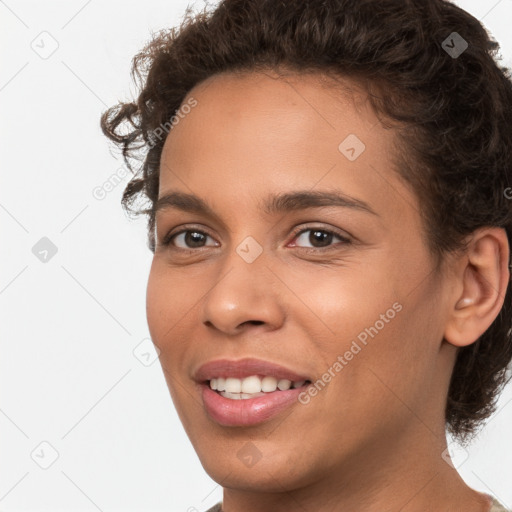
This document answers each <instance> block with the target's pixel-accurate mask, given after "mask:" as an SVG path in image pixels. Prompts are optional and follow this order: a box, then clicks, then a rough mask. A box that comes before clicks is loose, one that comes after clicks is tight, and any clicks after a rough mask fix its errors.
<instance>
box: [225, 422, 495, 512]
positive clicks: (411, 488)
mask: <svg viewBox="0 0 512 512" xmlns="http://www.w3.org/2000/svg"><path fill="white" fill-rule="evenodd" d="M446 448H447V443H446V436H445V434H444V426H443V428H442V435H439V429H438V432H434V431H432V430H430V429H429V428H428V427H427V426H426V425H425V424H424V423H423V422H421V420H418V421H417V423H416V428H414V429H411V431H410V432H401V433H400V435H396V433H395V439H391V438H390V439H389V442H386V443H382V439H380V440H378V441H377V442H375V443H368V445H367V446H366V447H365V448H364V450H359V451H358V453H357V454H356V455H354V456H353V457H351V458H350V457H349V458H347V460H345V461H344V463H343V465H342V466H340V467H337V468H328V469H327V468H326V469H325V472H324V473H323V474H321V475H316V478H314V477H313V478H310V480H309V482H308V483H307V484H304V485H302V486H296V487H293V488H292V486H291V485H290V484H289V483H288V482H284V481H283V482H282V483H280V482H279V475H278V474H274V477H275V479H274V480H277V481H276V482H275V484H276V485H274V487H273V489H272V491H271V492H269V491H268V490H267V489H261V490H250V491H243V490H240V489H229V488H225V489H224V498H223V508H222V510H223V512H238V511H240V510H244V511H246V512H268V511H269V510H272V511H273V512H288V511H289V510H315V512H337V511H340V512H346V511H355V510H364V511H365V512H382V511H383V510H400V512H424V511H425V510H464V511H465V512H488V511H489V510H490V507H491V501H490V498H489V497H488V496H487V495H485V494H481V493H478V492H476V491H474V490H473V489H471V488H470V487H468V486H467V485H466V484H465V482H464V481H463V480H462V478H461V477H460V475H459V474H458V472H457V471H456V469H454V468H453V467H452V466H451V465H450V464H449V463H448V462H447V461H446V460H445V458H443V456H442V455H443V452H444V451H445V450H446ZM349 459H350V460H349ZM276 473H277V472H276Z"/></svg>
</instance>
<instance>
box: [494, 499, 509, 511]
mask: <svg viewBox="0 0 512 512" xmlns="http://www.w3.org/2000/svg"><path fill="white" fill-rule="evenodd" d="M489 512H511V511H510V510H508V509H506V508H505V507H504V506H503V505H502V504H501V503H500V502H499V501H498V500H497V499H496V498H494V497H493V498H492V507H491V510H490V511H489Z"/></svg>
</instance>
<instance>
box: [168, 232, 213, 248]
mask: <svg viewBox="0 0 512 512" xmlns="http://www.w3.org/2000/svg"><path fill="white" fill-rule="evenodd" d="M207 238H211V237H210V235H208V233H205V232H204V231H199V230H198V229H183V230H181V231H178V232H177V233H173V234H169V235H167V236H166V237H165V238H164V239H163V240H162V245H163V246H168V245H173V246H176V247H177V248H178V249H183V250H190V249H192V250H193V249H198V248H201V247H205V245H204V243H205V242H206V239H207ZM176 241H178V242H179V243H181V244H182V246H180V245H178V244H177V243H176ZM217 245H218V244H214V247H216V246H217Z"/></svg>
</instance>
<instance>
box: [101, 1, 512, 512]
mask: <svg viewBox="0 0 512 512" xmlns="http://www.w3.org/2000/svg"><path fill="white" fill-rule="evenodd" d="M497 48H498V46H497V43H495V42H493V41H491V40H490V39H489V36H488V34H487V33H486V32H485V30H484V29H483V27H482V26H481V25H480V23H479V22H478V21H477V20H476V19H475V18H473V17H472V16H470V15H469V14H468V13H466V12H465V11H463V10H461V9H460V8H458V7H456V6H455V5H453V4H451V3H449V2H445V1H441V0H435V1H431V2H423V1H421V2H420V1H419V0H418V1H416V0H414V1H413V0H409V1H407V0H364V1H360V2H353V1H349V0H324V1H322V2H318V1H311V0H289V1H286V2H276V1H274V0H224V1H222V2H221V3H220V4H219V5H218V6H217V7H216V8H215V9H214V10H213V11H211V12H208V11H205V12H204V13H200V14H197V15H192V14H191V13H190V12H188V13H187V15H186V17H185V19H184V21H183V24H182V26H181V27H180V28H179V29H175V30H171V31H169V32H161V33H159V34H157V36H156V37H155V38H154V40H153V41H151V42H150V43H149V44H148V45H147V46H146V47H145V48H144V49H143V51H142V52H141V53H140V54H138V55H137V56H136V57H135V59H134V63H133V66H134V73H137V74H138V76H139V78H141V82H142V90H141V92H140V96H139V97H138V99H137V101H136V102H134V103H125V104H120V105H117V106H115V107H113V108H111V109H109V110H108V111H107V112H105V113H104V115H103V117H102V129H103V131H104V133H105V134H106V135H107V136H108V137H109V138H110V139H112V140H113V141H114V142H116V143H117V144H119V145H120V146H121V147H122V148H123V151H124V157H125V159H126V161H127V163H128V165H130V160H132V159H133V158H134V157H137V156H139V157H140V153H139V151H140V150H143V151H144V153H143V156H142V159H143V163H142V165H141V166H140V168H137V169H136V170H134V172H135V176H134V178H133V179H132V180H131V182H130V183H129V185H128V186H127V188H126V190H125V192H124V196H123V205H124V206H125V207H126V208H127V209H128V210H130V211H135V212H139V213H144V214H146V215H147V218H148V241H149V247H150V249H151V250H152V251H153V253H154V258H153V264H152V267H151V271H150V276H149V282H148V289H147V318H148V325H149V329H150V332H151V336H152V339H153V342H154V343H155V345H156V346H157V347H158V349H159V350H160V362H161V365H162V368H163V370H164V373H165V377H166V381H167V384H168V387H169V391H170V393H171V396H172V399H173V402H174V404H175V406H176V409H177V411H178V414H179V417H180V419H181V421H182V423H183V426H184V428H185V430H186V432H187V435H188V436H189V438H190V441H191V443H192V444H193V446H194V448H195V450H196V452H197V454H198V456H199V459H200V460H201V463H202V465H203V467H204V469H205V470H206V472H207V473H208V474H209V475H210V477H211V478H213V479H214V480H215V481H217V482H218V483H220V484H221V485H222V487H223V488H224V494H223V501H222V504H220V503H219V504H218V505H217V506H216V507H214V508H213V509H211V510H212V511H214V510H215V511H219V510H223V511H224V512H235V511H244V512H256V511H267V510H272V511H289V510H312V511H317V512H323V511H337V510H339V511H359V510H365V511H366V512H373V511H379V512H382V511H383V510H387V511H404V512H416V511H418V512H419V511H422V512H424V511H426V510H436V511H439V510H443V511H448V510H450V511H461V510H464V511H465V512H477V511H478V512H483V511H489V510H492V511H493V512H496V511H499V510H505V508H504V507H503V506H502V505H501V504H500V502H499V500H497V499H496V498H493V497H491V496H490V495H487V494H484V493H480V492H477V491H475V490H473V489H471V488H470V487H469V486H467V485H466V484H465V482H464V481H463V480H462V478H461V477H460V476H459V474H458V472H457V470H456V467H457V466H458V465H459V464H460V460H455V459H460V457H461V450H463V448H459V449H458V451H457V450H454V448H453V446H447V440H446V433H447V432H449V433H451V434H452V435H453V436H455V438H456V439H457V440H458V441H459V442H460V443H461V444H462V445H464V443H467V442H468V441H469V440H471V439H472V438H473V437H474V436H475V435H476V432H477V430H478V427H479V426H481V425H482V422H483V420H485V419H486V418H488V417H489V415H490V414H491V413H492V412H494V410H495V402H496V399H497V397H498V395H499V393H500V391H501V389H502V387H503V386H504V384H505V383H506V381H507V377H506V374H505V370H506V368H507V365H508V364H509V362H510V360H511V359H512V341H511V336H510V328H511V323H512V322H511V308H512V297H511V291H510V287H509V280H510V272H509V261H510V240H511V234H512V210H511V202H510V197H512V189H510V188H509V185H510V183H512V110H511V108H512V107H511V105H512V83H511V80H510V75H509V74H508V70H505V69H501V68H499V67H498V65H497V64H496V62H495V60H494V58H493V57H494V56H495V54H496V51H497ZM126 123H128V130H126V128H124V129H121V127H122V126H123V125H125V124H126ZM132 169H133V168H132ZM140 198H142V199H145V200H146V202H147V204H146V205H145V206H141V205H138V206H136V207H135V202H136V200H138V199H140ZM491 486H492V485H491Z"/></svg>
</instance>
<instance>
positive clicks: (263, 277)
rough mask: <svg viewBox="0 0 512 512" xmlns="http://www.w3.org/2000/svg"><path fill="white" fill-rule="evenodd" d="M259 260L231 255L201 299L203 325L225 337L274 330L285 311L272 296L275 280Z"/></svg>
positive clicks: (277, 297) (273, 295)
mask: <svg viewBox="0 0 512 512" xmlns="http://www.w3.org/2000/svg"><path fill="white" fill-rule="evenodd" d="M260 258H261V257H260ZM260 258H258V259H257V260H256V261H254V262H252V263H247V262H246V261H244V260H243V259H242V258H240V257H239V256H238V254H236V253H235V254H234V256H233V257H231V258H229V262H227V261H226V265H225V266H224V267H223V268H224V271H223V272H222V274H221V276H220V277H219V278H218V280H217V281H216V283H215V284H214V285H213V287H212V288H211V290H210V291H209V292H208V293H207V294H206V296H205V299H204V307H203V323H204V324H205V325H207V326H208V327H209V328H213V329H216V330H218V331H220V332H222V333H223V334H224V335H229V336H236V335H237V334H239V333H241V332H243V331H245V330H246V329H248V328H250V329H252V328H254V327H256V328H258V329H261V328H262V327H261V326H265V327H264V329H265V330H274V329H277V328H279V326H280V325H282V323H283V319H284V317H285V311H284V306H283V304H282V303H280V300H279V295H278V294H277V293H276V289H277V286H278V282H279V281H278V280H277V279H276V278H275V276H274V274H273V273H272V272H271V271H270V269H269V268H268V267H267V266H266V263H265V261H264V259H263V258H261V259H260Z"/></svg>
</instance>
